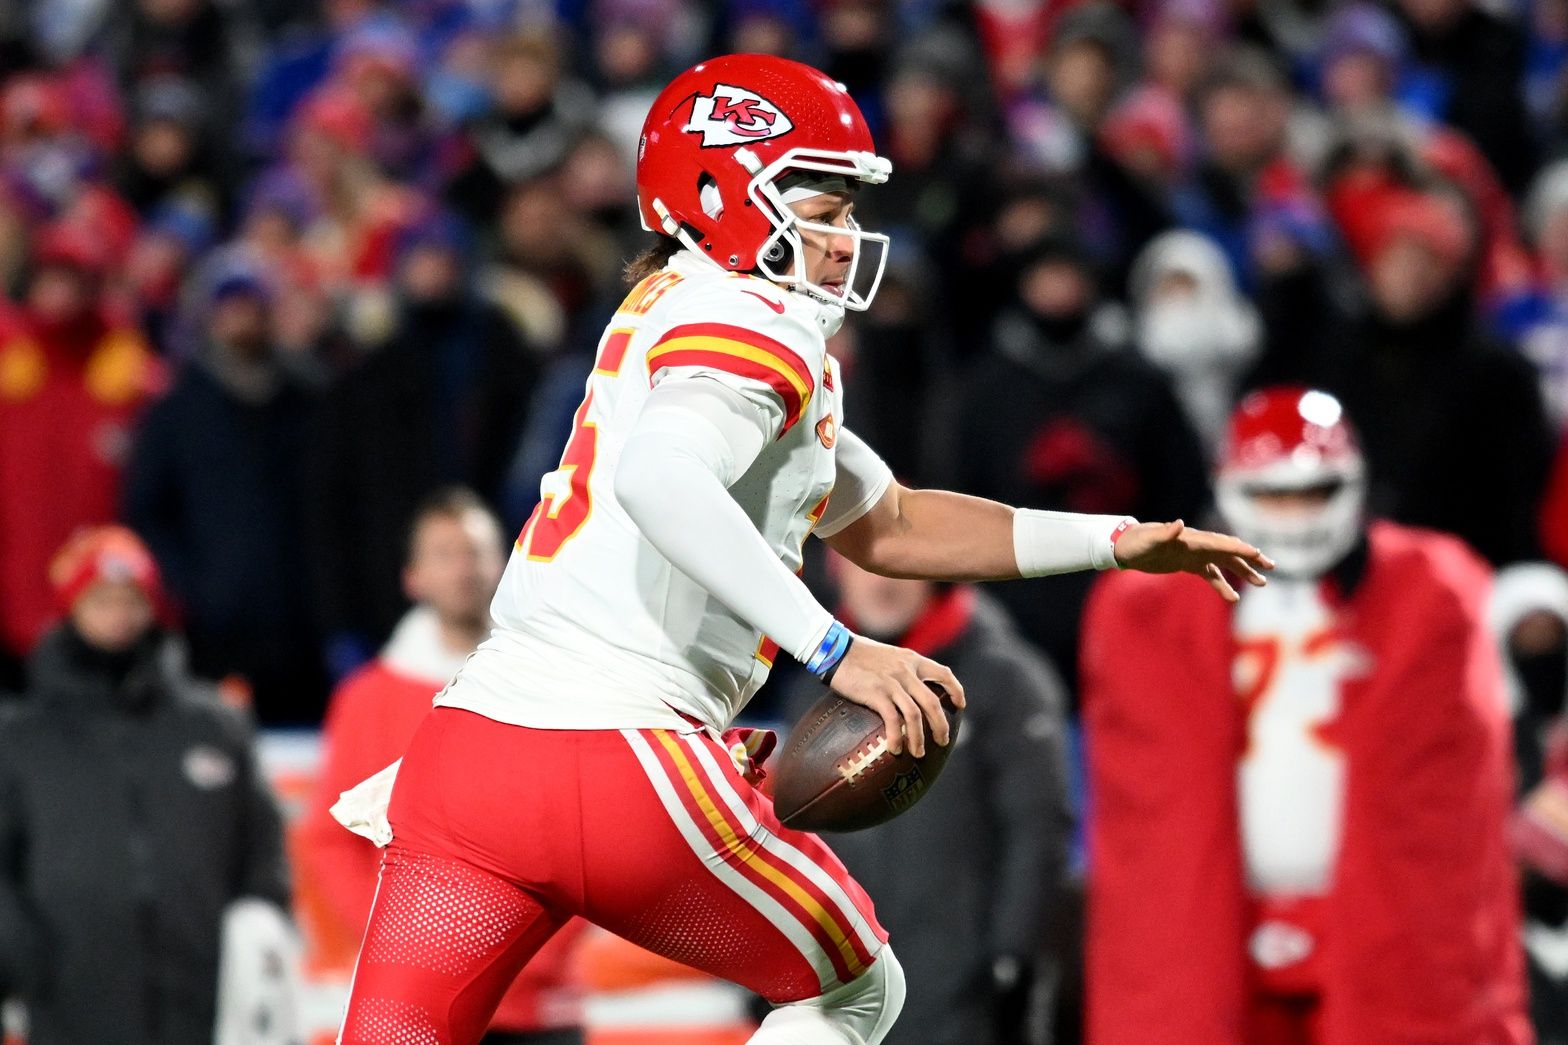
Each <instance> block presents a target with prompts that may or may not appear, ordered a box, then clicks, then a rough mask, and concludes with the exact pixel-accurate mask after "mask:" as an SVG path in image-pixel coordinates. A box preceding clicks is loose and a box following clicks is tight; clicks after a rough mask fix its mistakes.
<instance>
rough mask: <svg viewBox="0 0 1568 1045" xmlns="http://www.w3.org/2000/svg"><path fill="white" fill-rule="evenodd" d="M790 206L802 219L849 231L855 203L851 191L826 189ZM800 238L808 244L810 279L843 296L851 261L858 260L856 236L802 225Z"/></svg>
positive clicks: (807, 268)
mask: <svg viewBox="0 0 1568 1045" xmlns="http://www.w3.org/2000/svg"><path fill="white" fill-rule="evenodd" d="M789 208H790V210H792V211H794V212H795V216H796V217H798V218H800V219H801V220H802V221H808V222H811V223H813V224H815V225H827V226H831V227H833V228H834V229H846V230H847V229H848V228H849V227H850V224H849V223H850V215H851V214H852V213H853V211H854V209H855V204H854V202H853V201H852V200H851V199H850V198H849V194H848V193H845V192H824V193H821V194H819V195H816V196H812V197H810V198H808V199H804V200H800V201H799V202H796V203H791V204H790V205H789ZM800 240H801V243H802V244H803V245H804V247H805V256H806V279H807V280H808V281H810V282H812V283H815V284H816V285H817V286H819V287H822V288H823V289H825V290H827V291H828V292H829V293H832V294H838V295H842V294H843V293H844V281H845V280H846V279H848V278H849V266H850V263H851V262H853V261H854V260H855V237H854V236H851V235H847V234H845V235H839V234H837V233H830V232H826V231H823V230H822V229H807V228H802V229H801V230H800Z"/></svg>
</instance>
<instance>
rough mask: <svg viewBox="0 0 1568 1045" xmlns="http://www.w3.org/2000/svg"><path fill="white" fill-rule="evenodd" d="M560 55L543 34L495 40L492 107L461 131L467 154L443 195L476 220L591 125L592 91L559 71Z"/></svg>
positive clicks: (548, 166) (547, 166)
mask: <svg viewBox="0 0 1568 1045" xmlns="http://www.w3.org/2000/svg"><path fill="white" fill-rule="evenodd" d="M564 63H565V58H564V56H563V55H562V54H561V53H560V50H559V48H558V47H557V46H556V44H555V43H554V42H552V41H551V40H550V39H548V38H547V37H545V36H542V35H523V36H517V37H514V38H512V39H510V40H506V41H504V42H503V43H501V44H500V45H499V46H498V47H497V48H496V50H495V54H494V57H493V59H492V66H491V73H490V83H491V91H492V92H493V94H494V96H495V105H494V108H493V110H492V111H491V112H490V113H489V114H488V115H486V116H485V117H484V118H483V119H481V120H479V121H477V122H476V123H475V124H474V125H473V126H472V127H470V128H469V129H468V132H467V144H468V148H469V151H470V159H469V162H468V163H467V165H466V166H464V167H463V168H462V169H461V170H460V171H459V172H458V174H457V175H456V176H455V177H454V178H453V179H452V180H451V181H450V183H449V184H448V187H447V192H448V200H449V201H450V202H451V204H452V205H453V206H454V207H457V208H458V209H460V210H461V211H463V213H464V214H466V215H468V216H469V217H470V218H473V219H474V220H476V221H480V222H488V221H491V220H493V219H494V218H495V216H496V214H497V212H498V211H499V209H500V207H501V202H502V199H503V198H504V196H505V195H506V190H507V188H508V187H509V186H512V185H516V184H518V183H519V182H523V181H527V180H529V179H531V178H535V177H537V176H539V175H541V174H546V173H549V172H550V171H552V170H553V169H554V168H556V167H557V166H558V165H559V164H560V163H561V162H562V161H563V160H565V159H566V153H567V151H568V150H569V149H570V148H571V146H572V143H573V142H575V141H576V140H577V137H578V136H579V135H581V134H582V133H584V132H585V131H586V130H587V129H588V128H589V126H590V121H591V119H592V116H593V105H594V99H593V96H592V95H591V94H589V93H588V91H587V89H586V88H585V87H584V86H583V85H582V84H580V83H578V82H577V81H575V80H571V79H568V78H566V77H565V75H564V70H563V68H562V67H563V65H564Z"/></svg>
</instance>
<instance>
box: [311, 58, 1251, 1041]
mask: <svg viewBox="0 0 1568 1045" xmlns="http://www.w3.org/2000/svg"><path fill="white" fill-rule="evenodd" d="M890 172H891V164H889V162H888V161H887V160H886V159H884V158H882V157H880V156H878V155H877V154H876V152H875V147H874V146H873V143H872V140H871V135H870V133H869V131H868V130H867V128H866V123H865V120H864V119H863V118H862V116H861V114H860V111H859V110H858V109H857V108H856V106H855V103H854V102H853V101H851V99H850V97H849V95H848V93H847V92H846V91H845V89H844V88H843V86H842V85H840V84H837V83H835V82H833V81H832V80H830V79H829V78H827V77H826V76H824V75H823V74H821V73H819V72H817V71H816V70H814V69H811V68H809V67H807V66H804V65H800V64H798V63H796V62H791V61H786V60H783V59H779V58H772V57H764V56H758V55H732V56H728V57H723V58H716V59H713V60H711V61H707V62H704V63H702V64H701V65H697V66H695V67H693V68H692V69H690V70H688V71H687V72H685V73H683V74H681V75H680V76H679V77H677V78H676V79H675V80H674V82H672V83H671V84H670V85H669V86H668V87H667V88H666V89H665V90H664V92H663V93H662V94H661V95H660V96H659V97H658V99H657V100H656V101H655V102H654V104H653V107H652V110H651V111H650V113H649V115H648V118H647V122H646V124H645V125H644V128H643V134H642V139H641V144H640V147H639V150H638V163H637V184H638V205H639V209H640V211H641V216H642V220H643V222H644V224H645V225H646V226H647V227H648V228H649V229H650V230H651V231H653V232H654V233H657V234H658V237H659V239H658V246H657V247H655V248H654V249H653V250H652V251H651V252H650V253H648V254H647V255H644V257H642V258H641V259H639V260H638V261H637V262H634V263H633V270H634V271H633V274H634V275H635V276H636V277H637V283H636V285H635V287H633V289H632V291H631V293H630V294H629V295H628V296H627V298H626V300H625V302H624V303H623V304H622V305H621V306H620V308H619V309H618V310H617V311H616V313H615V314H614V316H612V317H611V319H610V322H609V325H608V327H607V328H606V330H605V332H604V335H603V337H602V339H601V340H600V343H599V350H598V358H597V361H596V366H595V368H594V371H593V373H592V375H591V376H590V377H589V379H588V381H587V388H586V390H585V394H584V396H583V401H582V405H581V407H580V408H579V409H578V411H577V414H576V420H575V424H574V427H573V430H572V433H571V436H570V438H569V440H568V441H567V444H566V448H565V452H564V453H563V455H562V458H561V465H560V467H559V468H558V469H557V470H555V471H554V472H551V473H550V474H549V475H547V476H545V477H544V479H543V481H542V483H541V489H540V501H539V505H538V507H537V508H536V509H535V510H534V513H533V515H532V517H531V518H530V519H529V520H528V523H527V525H526V526H525V527H524V528H523V530H522V533H521V534H520V535H519V537H518V539H517V542H516V547H515V549H514V550H513V553H512V557H511V561H510V563H509V564H508V566H507V568H506V573H505V575H504V577H503V578H502V581H501V587H500V590H499V592H498V593H497V596H496V599H495V604H494V607H493V615H494V617H495V620H496V622H497V627H496V628H495V630H494V631H493V633H492V634H491V636H490V638H489V639H488V640H486V641H485V642H484V644H483V645H481V646H480V648H479V649H478V651H476V652H475V653H474V655H473V656H472V657H471V658H470V659H469V660H468V662H467V663H466V665H465V666H464V667H463V669H462V670H461V672H459V674H458V675H457V677H456V678H454V679H453V681H452V682H451V683H450V684H449V685H448V686H447V687H446V689H445V690H444V691H442V693H441V694H440V695H439V696H438V697H437V699H436V709H435V711H434V712H433V713H432V714H431V715H430V716H429V717H428V718H427V719H426V721H425V723H424V725H423V726H421V728H420V730H419V732H418V734H417V735H416V736H415V738H414V740H413V742H412V744H411V746H410V747H409V749H408V752H407V754H406V755H405V757H404V759H403V761H402V764H401V767H400V768H399V769H397V770H395V771H393V772H394V773H395V777H396V786H395V789H393V790H392V792H391V796H390V808H389V809H387V810H386V821H385V822H379V818H378V817H377V816H376V815H375V814H374V812H373V811H372V812H371V813H369V814H366V813H365V811H364V810H361V811H360V814H361V815H359V816H358V817H357V819H359V820H361V821H363V822H364V824H365V825H366V826H365V829H366V830H367V832H368V833H371V834H376V835H379V837H380V838H381V839H382V840H383V841H385V840H387V839H388V838H390V845H389V847H388V849H387V851H386V854H385V856H384V858H383V863H382V871H381V882H380V887H379V891H378V895H377V898H376V901H375V905H374V909H373V911H372V914H371V920H370V925H369V928H368V930H367V933H366V937H365V940H364V943H363V946H362V950H361V953H360V958H359V964H358V967H357V971H356V974H355V979H354V986H353V991H352V997H351V999H350V1002H349V1007H348V1012H347V1015H346V1017H345V1023H344V1029H343V1034H342V1038H341V1040H342V1041H344V1042H348V1043H355V1045H359V1043H368V1042H394V1041H397V1042H403V1041H429V1042H438V1041H439V1042H441V1043H448V1042H459V1043H468V1042H473V1041H475V1040H477V1038H478V1036H479V1034H480V1033H481V1031H482V1030H483V1028H484V1025H485V1020H486V1018H487V1017H488V1016H489V1014H490V1011H491V1010H492V1009H493V1008H494V1006H495V1004H496V1000H497V999H498V998H499V997H500V994H501V992H502V991H503V990H504V989H505V987H506V984H507V983H508V982H509V981H510V980H511V979H512V977H513V976H515V975H516V974H517V972H518V970H519V969H521V968H522V967H523V965H524V964H525V963H526V962H527V961H528V959H529V958H530V956H531V955H533V954H534V952H535V951H536V950H538V948H539V947H540V945H541V944H543V943H544V942H545V941H546V940H547V939H549V938H550V936H551V935H552V934H553V933H554V932H555V931H556V930H557V929H558V928H559V927H560V926H561V925H562V923H563V922H565V921H566V919H568V918H569V917H571V916H572V915H581V916H583V917H585V918H587V919H588V920H590V921H593V922H596V923H597V924H599V925H601V926H604V927H605V928H607V929H609V930H611V931H612V932H615V933H616V934H618V935H620V936H623V937H625V938H627V939H629V940H631V941H633V942H634V943H638V944H641V945H642V946H644V947H647V948H649V949H651V950H653V951H656V952H658V953H660V954H664V955H667V956H669V957H671V958H674V959H676V960H678V961H682V962H685V963H688V964H690V965H693V966H696V967H698V968H700V969H704V970H707V971H710V972H713V973H716V974H718V975H720V976H723V977H727V978H729V979H731V980H733V981H735V982H737V983H740V984H743V985H744V986H746V987H748V988H750V989H751V990H753V991H755V992H756V993H758V994H760V995H762V996H763V997H765V998H767V999H768V1000H769V1001H771V1002H773V1003H774V1004H775V1005H776V1008H775V1009H774V1010H773V1012H772V1013H771V1014H770V1015H769V1016H768V1017H767V1019H766V1020H764V1021H763V1024H762V1026H761V1028H760V1029H759V1030H758V1031H757V1033H756V1035H755V1037H753V1038H752V1041H753V1042H754V1043H757V1045H833V1043H840V1042H843V1043H855V1045H860V1043H875V1042H878V1041H880V1040H881V1039H882V1036H883V1035H884V1034H885V1033H886V1031H887V1029H888V1027H889V1026H891V1024H892V1022H893V1020H894V1019H895V1018H896V1016H897V1015H898V1010H899V1006H900V1004H901V1000H902V996H903V990H904V987H903V980H902V977H901V974H900V971H899V967H898V963H897V961H896V959H894V957H893V955H892V952H891V951H890V950H889V949H888V947H887V936H886V934H885V933H884V932H883V930H882V929H881V927H880V926H879V925H878V924H877V921H876V918H875V915H874V914H873V912H872V906H871V902H870V901H869V900H868V899H867V897H866V896H865V894H864V893H863V892H862V891H861V889H860V888H859V887H858V886H857V885H856V884H855V882H854V881H853V880H852V879H851V878H850V877H849V875H848V874H847V873H846V872H845V870H844V868H843V865H842V864H840V863H839V861H838V860H837V859H835V858H834V856H833V855H832V853H830V852H829V851H828V849H827V848H826V846H824V845H823V844H822V842H821V841H819V840H818V839H817V838H816V837H814V836H812V835H809V834H803V833H800V832H797V831H791V830H788V829H786V828H784V827H783V826H782V825H781V824H780V823H779V822H778V820H777V819H776V818H775V817H774V815H773V811H772V805H771V802H770V801H769V800H768V798H767V797H765V796H764V795H763V794H762V793H761V792H760V791H758V790H756V789H754V788H753V786H752V783H751V780H750V779H748V773H749V771H750V770H751V768H752V764H753V758H752V756H753V755H756V754H759V752H757V751H756V750H755V749H753V748H749V747H747V746H746V745H744V744H741V743H736V744H730V743H729V742H728V741H727V740H726V739H725V738H724V737H723V735H722V732H721V731H723V730H725V729H726V727H728V726H729V724H730V722H731V720H732V719H733V718H734V717H735V715H736V714H737V713H738V712H739V711H740V709H741V708H742V707H744V706H745V704H746V701H747V699H748V698H750V696H751V695H752V694H753V693H754V692H756V690H757V688H758V687H759V686H760V685H761V684H762V682H763V680H764V679H765V678H766V677H767V674H768V671H769V668H770V666H771V665H772V663H773V660H774V657H775V656H776V655H777V654H778V652H779V651H780V650H781V649H782V650H783V651H784V652H786V653H788V654H790V655H791V656H793V657H794V658H796V659H797V660H798V661H800V662H801V663H802V664H804V665H805V666H806V668H807V669H808V670H810V671H811V672H812V673H814V674H815V675H816V676H817V677H818V678H820V679H822V680H823V681H824V682H831V683H832V685H833V687H834V688H835V689H836V690H838V691H839V692H840V693H842V694H843V695H844V696H845V697H847V698H848V699H850V700H852V701H855V702H857V703H860V704H864V705H866V706H868V707H870V708H872V709H874V710H875V711H876V712H877V713H878V714H880V715H881V717H882V719H883V721H884V722H885V724H886V728H887V735H888V737H889V738H890V746H891V747H893V748H894V749H895V750H901V749H902V747H903V746H904V745H905V744H907V745H908V747H909V749H910V751H911V753H913V754H916V755H919V754H921V753H922V751H923V747H924V723H925V722H926V721H927V720H929V721H930V723H931V726H932V733H933V736H934V738H935V740H936V742H937V743H938V744H945V743H946V742H947V737H948V726H947V720H946V718H945V716H944V715H943V713H942V712H941V709H940V705H939V704H938V702H937V700H936V697H935V696H934V695H933V694H932V692H931V691H930V690H929V689H928V688H927V687H926V685H925V684H924V682H925V681H926V680H931V681H935V682H937V683H940V684H941V685H942V686H944V687H945V688H946V689H947V690H948V691H949V692H950V693H951V694H952V695H953V698H954V700H955V701H956V702H957V703H959V704H962V703H963V700H964V695H963V688H962V687H961V686H960V685H959V682H958V680H957V679H955V678H954V677H953V674H952V672H950V671H949V670H948V669H947V668H945V667H944V666H942V665H941V664H938V663H936V662H935V661H932V660H930V659H928V658H925V657H922V656H920V655H918V654H916V653H914V652H912V651H910V650H907V649H899V648H897V647H894V646H890V645H885V644H882V643H879V642H875V641H872V640H870V639H868V638H864V637H857V636H855V635H853V634H851V633H850V631H849V630H848V629H846V628H845V627H844V626H843V625H842V624H841V623H839V622H838V621H836V620H834V619H833V616H832V614H830V613H829V612H828V611H827V610H826V609H824V608H823V607H822V606H821V605H820V604H819V603H818V602H817V601H816V599H815V598H814V597H813V596H812V594H811V592H810V591H809V590H808V589H807V588H806V586H805V584H803V583H802V582H801V580H800V579H799V577H798V576H797V572H798V570H799V568H800V565H801V560H802V555H803V545H804V544H805V541H806V538H807V537H809V536H811V535H812V534H813V533H815V534H816V535H817V536H818V537H819V538H822V539H825V540H827V541H828V543H829V544H830V545H831V546H832V547H834V548H835V549H837V550H838V551H839V552H840V553H842V554H843V555H844V556H846V557H847V558H849V559H850V560H851V561H853V562H855V563H857V564H859V565H860V566H862V567H864V568H865V569H868V570H871V571H873V572H876V573H881V574H886V575H898V576H915V577H928V578H932V579H937V580H984V579H995V578H1009V577H1019V576H1037V575H1041V574H1047V573H1055V572H1061V571H1067V570H1083V569H1105V568H1108V567H1111V566H1113V565H1119V566H1122V567H1132V568H1136V569H1141V570H1148V571H1153V572H1174V571H1183V570H1184V571H1190V572H1193V573H1197V574H1200V575H1202V576H1204V577H1206V578H1207V579H1208V581H1209V583H1210V584H1212V585H1213V586H1214V587H1215V588H1216V589H1218V590H1219V592H1220V593H1221V594H1222V595H1223V596H1225V597H1226V598H1235V592H1234V591H1233V590H1232V589H1231V587H1230V585H1229V584H1228V583H1227V581H1226V579H1225V577H1224V576H1222V574H1221V569H1224V570H1227V571H1229V572H1230V573H1231V574H1232V575H1234V576H1237V577H1241V578H1244V579H1245V580H1247V581H1249V582H1250V583H1253V584H1262V583H1263V577H1262V575H1261V574H1260V573H1259V570H1260V569H1267V568H1268V567H1269V565H1270V563H1269V561H1268V560H1267V558H1266V557H1264V556H1263V555H1262V554H1261V553H1260V552H1259V551H1258V550H1257V549H1255V548H1253V547H1252V546H1250V545H1248V544H1246V543H1244V542H1242V541H1240V540H1237V539H1234V538H1231V537H1226V536H1222V535H1218V534H1210V533H1204V532H1201V531H1194V530H1187V529H1185V528H1184V527H1183V525H1182V524H1181V523H1180V522H1174V523H1141V524H1140V523H1138V522H1136V521H1135V520H1133V519H1130V518H1124V517H1121V516H1082V515H1067V514H1059V513H1048V512H1037V511H1023V510H1018V511H1015V510H1014V509H1013V508H1010V507H1008V506H1006V505H1002V504H997V503H995V502H990V501H983V500H980V499H977V498H971V497H964V496H961V495H958V494H955V493H947V492H942V491H929V490H912V489H908V488H906V487H904V486H902V485H900V484H898V483H896V482H894V481H893V478H892V476H891V475H890V473H889V471H888V469H887V467H886V466H885V465H884V464H883V463H882V461H881V460H880V459H879V458H878V457H877V455H876V454H875V453H874V452H873V451H872V450H871V449H870V448H869V447H867V446H866V445H865V444H864V443H863V442H861V441H860V440H859V439H857V438H856V437H855V435H854V433H853V432H852V431H850V430H849V429H848V428H847V427H845V424H844V410H843V398H842V397H843V380H842V375H841V374H840V372H839V369H838V367H837V365H836V364H835V363H834V361H833V360H832V359H831V358H829V356H828V354H827V351H826V348H825V338H826V337H828V336H829V335H831V334H832V333H833V332H834V331H835V330H837V329H838V327H839V325H840V324H841V323H842V322H843V321H844V315H845V312H846V311H861V310H863V309H865V308H866V307H867V306H868V305H869V304H870V303H871V300H872V298H873V296H874V295H875V293H876V288H877V284H878V282H879V281H880V279H881V275H882V267H883V263H884V261H885V258H886V253H885V252H886V248H887V238H886V237H885V236H880V235H876V234H874V233H870V232H867V231H865V230H863V229H861V228H860V227H859V226H858V225H857V224H856V222H855V220H854V216H853V214H854V207H855V194H856V192H857V191H859V190H860V188H861V187H862V186H868V185H879V184H881V183H883V182H885V181H886V180H887V178H888V175H889V174H890ZM906 738H907V739H906ZM385 782H386V775H381V778H380V780H379V781H378V784H379V787H378V785H377V784H371V785H370V786H369V787H368V789H367V791H366V792H364V794H365V795H368V796H371V797H372V798H373V797H374V796H375V795H376V794H378V793H381V792H382V791H384V789H385ZM367 783H368V782H367ZM353 804H354V803H353V802H352V800H351V801H350V803H349V805H350V806H352V805H353ZM370 805H371V807H372V809H373V807H374V805H375V803H374V801H372V802H371V803H370ZM345 812H346V813H352V810H350V809H349V808H348V807H345ZM350 818H351V819H352V818H355V817H353V816H350ZM911 859H912V860H915V859H918V857H917V856H916V854H911ZM911 873H918V868H916V867H913V866H912V867H911Z"/></svg>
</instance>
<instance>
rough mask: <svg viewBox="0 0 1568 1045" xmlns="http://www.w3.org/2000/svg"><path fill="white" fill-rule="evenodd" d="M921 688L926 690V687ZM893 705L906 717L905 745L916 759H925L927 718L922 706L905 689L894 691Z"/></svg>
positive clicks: (900, 688)
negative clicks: (921, 708)
mask: <svg viewBox="0 0 1568 1045" xmlns="http://www.w3.org/2000/svg"><path fill="white" fill-rule="evenodd" d="M895 685H896V683H895ZM920 688H921V689H925V686H921V687H920ZM893 703H894V704H896V705H898V711H899V714H901V715H903V716H904V745H905V746H906V747H908V748H909V753H910V754H911V755H913V756H915V757H916V758H924V757H925V753H926V723H925V718H924V717H923V716H922V715H921V713H920V705H919V704H918V703H916V702H915V698H914V697H913V696H911V695H910V694H909V693H908V692H907V691H906V690H904V689H903V687H899V688H898V689H896V690H895V691H894V693H893ZM896 753H897V752H895V754H896Z"/></svg>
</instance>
